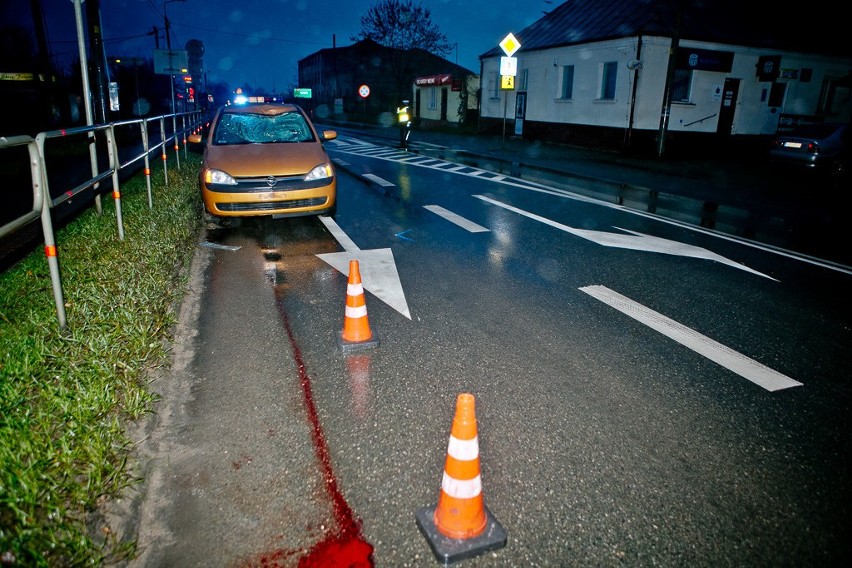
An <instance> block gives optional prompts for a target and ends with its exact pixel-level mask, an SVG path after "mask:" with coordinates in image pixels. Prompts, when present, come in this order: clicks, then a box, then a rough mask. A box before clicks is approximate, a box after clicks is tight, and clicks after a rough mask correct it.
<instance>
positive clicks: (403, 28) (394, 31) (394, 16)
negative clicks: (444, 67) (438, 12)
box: [351, 0, 452, 96]
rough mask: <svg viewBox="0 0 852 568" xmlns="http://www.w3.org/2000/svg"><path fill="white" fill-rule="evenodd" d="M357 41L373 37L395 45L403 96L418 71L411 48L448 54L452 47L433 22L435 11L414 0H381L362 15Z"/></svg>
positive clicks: (394, 64)
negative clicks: (415, 71) (415, 68)
mask: <svg viewBox="0 0 852 568" xmlns="http://www.w3.org/2000/svg"><path fill="white" fill-rule="evenodd" d="M351 39H352V40H353V41H360V40H362V39H371V40H373V41H375V42H376V43H378V44H379V45H383V46H385V47H388V48H391V49H392V50H393V51H392V52H391V53H390V61H388V63H389V66H388V67H389V69H390V71H391V73H392V74H393V77H394V80H395V81H396V84H397V90H398V91H399V94H400V95H402V96H405V95H407V92H406V88H405V87H406V84H407V82H408V81H409V80H410V79H411V77H412V74H413V73H414V59H415V58H414V57H412V53H411V51H412V50H414V49H420V50H423V51H427V52H429V53H432V54H433V55H437V56H439V57H444V56H445V55H447V54H448V53H449V52H450V50H451V49H452V46H451V45H450V44H449V43H448V42H447V36H445V35H444V34H443V33H441V30H440V29H438V26H436V25H435V23H434V22H432V12H431V11H430V10H429V9H428V8H424V7H423V5H422V4H420V3H417V4H415V3H414V2H413V0H380V1H379V2H377V3H376V4H374V5H373V6H372V7H371V8H370V9H369V10H368V11H367V13H366V14H365V15H363V16H361V32H360V33H359V34H357V35H355V36H352V38H351Z"/></svg>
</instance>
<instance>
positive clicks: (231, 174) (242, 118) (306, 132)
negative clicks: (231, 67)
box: [189, 103, 337, 218]
mask: <svg viewBox="0 0 852 568" xmlns="http://www.w3.org/2000/svg"><path fill="white" fill-rule="evenodd" d="M335 138H337V133H336V132H335V131H334V130H325V131H323V132H322V133H319V132H317V130H316V128H315V127H314V125H313V123H312V122H311V121H310V119H309V118H308V117H307V115H306V114H305V113H304V111H303V110H302V109H301V108H300V107H299V106H297V105H292V104H274V103H263V104H261V103H255V104H244V105H228V106H223V107H222V108H220V109H219V110H218V111H216V115H215V116H214V117H213V121H212V122H211V124H210V131H209V133H208V135H207V144H206V146H205V148H204V158H203V163H202V166H201V172H200V175H199V185H200V187H201V196H202V199H203V200H204V208H205V210H206V212H207V213H208V214H210V215H213V216H214V217H247V216H259V215H267V216H272V217H276V218H277V217H298V216H302V215H327V216H330V217H333V216H334V214H335V212H336V211H337V178H336V176H335V171H334V168H333V167H332V165H331V160H330V159H329V157H328V154H327V153H326V151H325V148H324V147H323V142H325V141H327V140H334V139H335ZM189 141H190V142H194V143H200V142H201V135H198V134H196V135H193V136H190V137H189Z"/></svg>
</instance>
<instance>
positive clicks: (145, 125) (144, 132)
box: [139, 118, 154, 209]
mask: <svg viewBox="0 0 852 568" xmlns="http://www.w3.org/2000/svg"><path fill="white" fill-rule="evenodd" d="M139 128H140V129H141V130H142V151H143V152H144V153H145V158H144V162H145V185H146V186H147V188H148V209H153V208H154V199H153V197H152V195H151V160H150V158H149V156H148V154H149V152H150V151H151V150H150V147H149V146H148V119H147V118H143V119H142V122H140V123H139Z"/></svg>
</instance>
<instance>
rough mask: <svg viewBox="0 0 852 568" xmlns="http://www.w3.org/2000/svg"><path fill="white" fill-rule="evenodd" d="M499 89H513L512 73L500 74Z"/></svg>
mask: <svg viewBox="0 0 852 568" xmlns="http://www.w3.org/2000/svg"><path fill="white" fill-rule="evenodd" d="M500 89H501V90H503V91H512V90H514V89H515V77H514V75H500Z"/></svg>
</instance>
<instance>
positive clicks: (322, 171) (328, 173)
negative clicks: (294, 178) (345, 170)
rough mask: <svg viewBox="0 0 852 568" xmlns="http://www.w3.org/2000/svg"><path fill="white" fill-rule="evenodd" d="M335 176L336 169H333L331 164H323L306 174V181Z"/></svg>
mask: <svg viewBox="0 0 852 568" xmlns="http://www.w3.org/2000/svg"><path fill="white" fill-rule="evenodd" d="M330 177H334V170H332V169H331V164H321V165H319V166H317V167H315V168H314V169H312V170H311V171H309V172H308V175H306V176H305V181H316V180H318V179H326V178H330Z"/></svg>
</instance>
